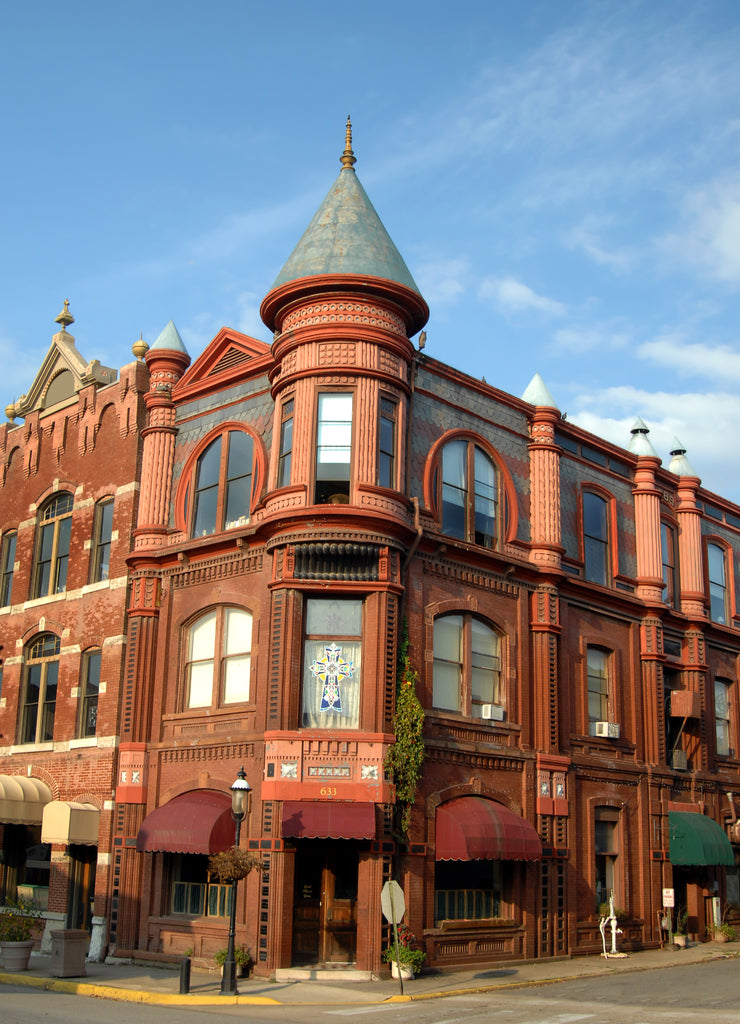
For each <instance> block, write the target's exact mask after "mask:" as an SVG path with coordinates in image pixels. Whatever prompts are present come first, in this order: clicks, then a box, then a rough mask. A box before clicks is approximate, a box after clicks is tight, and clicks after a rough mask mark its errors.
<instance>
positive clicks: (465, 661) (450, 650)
mask: <svg viewBox="0 0 740 1024" xmlns="http://www.w3.org/2000/svg"><path fill="white" fill-rule="evenodd" d="M433 671H434V676H433V697H432V699H433V703H434V707H435V708H440V709H441V710H444V711H456V712H459V713H461V714H464V715H470V716H472V717H474V718H483V717H486V718H493V717H494V713H493V710H492V708H493V707H497V708H500V707H501V706H502V694H501V658H500V654H499V638H498V634H497V633H495V632H494V631H493V630H492V629H491V628H490V626H487V625H486V624H485V623H484V622H481V621H480V620H479V619H475V618H473V616H472V615H441V616H440V617H439V618H437V619H435V620H434V669H433ZM495 717H500V716H495Z"/></svg>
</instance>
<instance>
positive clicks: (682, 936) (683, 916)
mask: <svg viewBox="0 0 740 1024" xmlns="http://www.w3.org/2000/svg"><path fill="white" fill-rule="evenodd" d="M688 920H689V912H688V910H687V909H686V907H680V908H679V910H678V913H677V914H676V930H675V932H674V933H673V943H674V945H676V946H682V947H684V948H685V947H686V945H687V943H688V936H687V934H686V927H687V922H688Z"/></svg>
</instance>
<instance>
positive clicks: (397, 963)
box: [383, 924, 427, 981]
mask: <svg viewBox="0 0 740 1024" xmlns="http://www.w3.org/2000/svg"><path fill="white" fill-rule="evenodd" d="M415 942H416V937H415V936H414V933H413V932H412V931H411V929H410V928H409V926H408V925H405V924H400V925H399V926H398V959H396V945H395V943H394V942H392V943H391V944H390V946H388V948H387V949H384V950H383V959H384V960H385V962H386V963H387V964H390V965H391V974H392V975H393V977H394V978H397V977H398V972H399V968H400V972H401V977H402V978H403V979H404V980H405V981H410V980H411V978H413V977H414V975H415V974H421V968H422V966H423V964H424V961H425V960H426V958H427V955H426V953H425V952H424V951H423V950H421V949H414V948H413V944H414V943H415Z"/></svg>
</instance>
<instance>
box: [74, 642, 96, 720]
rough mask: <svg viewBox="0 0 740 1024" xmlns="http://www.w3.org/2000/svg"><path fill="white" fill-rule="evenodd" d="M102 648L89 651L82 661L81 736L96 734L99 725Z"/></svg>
mask: <svg viewBox="0 0 740 1024" xmlns="http://www.w3.org/2000/svg"><path fill="white" fill-rule="evenodd" d="M100 656H101V652H100V650H99V649H98V650H94V651H87V652H86V654H85V656H84V658H83V661H82V685H81V686H80V724H79V729H78V732H79V735H80V736H94V735H95V731H96V729H97V725H98V695H99V693H100Z"/></svg>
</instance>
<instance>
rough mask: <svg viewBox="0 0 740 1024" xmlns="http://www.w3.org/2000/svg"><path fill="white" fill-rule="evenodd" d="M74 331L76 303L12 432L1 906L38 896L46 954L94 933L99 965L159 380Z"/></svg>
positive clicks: (2, 544) (0, 784) (2, 505)
mask: <svg viewBox="0 0 740 1024" xmlns="http://www.w3.org/2000/svg"><path fill="white" fill-rule="evenodd" d="M72 322H73V318H72V316H71V314H70V313H69V309H68V304H67V303H66V302H65V304H64V310H63V311H62V313H60V315H59V316H58V317H57V323H59V324H60V327H61V329H60V331H59V332H58V333H57V334H55V335H54V337H53V339H52V343H51V347H50V348H49V351H48V353H47V355H46V358H45V360H44V362H43V364H42V366H41V368H40V369H39V372H38V374H37V376H36V379H35V380H34V381H33V383H32V385H31V387H30V389H29V391H28V393H27V394H25V395H23V396H22V397H21V398H20V399H19V400H18V401H17V402H14V403H13V404H11V405H9V406H8V407H7V409H6V413H7V415H8V418H9V422H8V423H6V424H5V425H4V426H3V427H2V428H0V465H1V466H2V470H1V472H2V478H1V479H2V490H1V491H0V529H2V539H1V541H0V564H1V570H0V571H1V572H2V582H1V585H0V644H2V650H1V651H0V656H1V657H2V692H1V693H0V753H1V755H2V761H1V764H0V773H1V774H0V846H1V847H2V859H1V860H0V903H1V902H4V901H5V899H13V898H15V897H16V896H18V895H21V896H33V897H34V898H35V899H36V902H37V903H38V904H39V905H40V906H41V907H42V908H43V909H44V911H45V915H46V917H47V926H46V931H45V935H44V940H43V941H44V946H47V945H48V943H49V942H50V939H49V931H50V929H52V928H54V927H64V926H67V927H73V928H76V927H84V928H88V929H90V931H91V933H92V949H91V953H92V955H93V956H97V955H102V953H103V950H104V948H105V946H106V944H107V922H108V916H109V913H110V888H109V883H110V850H111V824H112V815H113V788H114V784H115V779H116V771H117V757H118V734H119V729H120V725H119V716H120V691H121V669H122V659H123V651H124V650H125V646H126V609H127V581H128V566H127V564H126V557H127V555H128V552H129V546H130V538H131V531H132V528H133V526H134V524H135V522H136V509H137V503H138V479H139V472H140V458H139V453H140V437H139V433H140V430H141V429H142V427H143V425H144V406H143V398H142V396H143V394H144V392H145V391H146V390H147V388H148V373H147V370H146V366H145V365H144V363H143V362H140V361H136V362H133V363H131V364H129V365H127V366H124V367H123V368H122V369H121V371H120V374H119V373H117V372H116V371H115V370H112V369H109V368H108V367H105V366H101V365H100V363H99V362H98V361H97V360H93V361H92V362H88V361H87V360H86V359H85V358H83V356H82V355H81V354H80V352H79V351H78V350H77V348H76V346H75V339H74V338H73V336H72V335H71V334H69V333H68V331H67V327H69V326H70V325H71V323H72ZM145 347H146V346H144V348H145ZM18 418H22V422H20V423H17V422H15V421H16V420H17V419H18Z"/></svg>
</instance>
